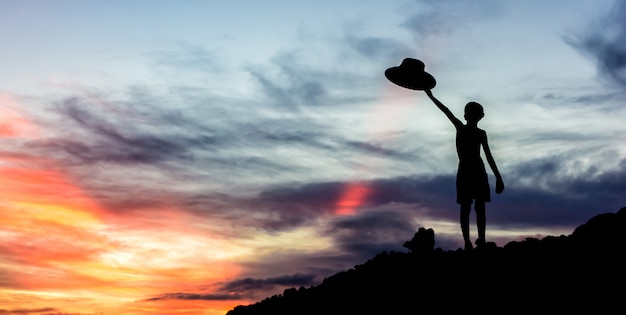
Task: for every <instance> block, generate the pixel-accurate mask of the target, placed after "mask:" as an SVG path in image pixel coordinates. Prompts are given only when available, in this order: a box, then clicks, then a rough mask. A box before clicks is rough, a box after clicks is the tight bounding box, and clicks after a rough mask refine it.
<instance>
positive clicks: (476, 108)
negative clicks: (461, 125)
mask: <svg viewBox="0 0 626 315" xmlns="http://www.w3.org/2000/svg"><path fill="white" fill-rule="evenodd" d="M484 116H485V112H484V110H483V106H482V105H480V104H478V103H476V102H469V103H467V104H466V105H465V120H467V121H479V120H481V119H482V118H483V117H484Z"/></svg>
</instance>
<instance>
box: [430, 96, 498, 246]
mask: <svg viewBox="0 0 626 315" xmlns="http://www.w3.org/2000/svg"><path fill="white" fill-rule="evenodd" d="M425 92H426V95H428V97H429V98H430V99H431V100H432V101H433V103H435V105H437V107H439V109H441V111H442V112H443V113H444V114H446V116H447V117H448V119H450V121H451V122H452V124H453V125H454V127H455V128H456V151H457V154H458V156H459V169H458V171H457V175H456V202H457V203H458V204H460V205H461V232H462V233H463V240H464V241H465V249H472V248H473V246H472V242H471V241H470V233H469V217H470V212H471V211H472V202H474V211H476V225H477V228H478V239H477V240H476V245H478V246H480V245H483V244H485V225H486V223H487V221H486V216H485V203H486V202H490V201H491V195H490V193H489V180H488V177H487V171H486V170H485V164H484V163H483V160H482V159H481V158H480V147H481V146H482V148H483V151H484V152H485V158H486V159H487V162H488V163H489V166H490V167H491V170H492V171H493V173H494V175H495V176H496V193H497V194H500V193H502V191H503V190H504V182H503V181H502V176H501V175H500V172H499V171H498V167H497V166H496V162H495V160H494V159H493V156H492V155H491V150H490V149H489V143H488V142H487V133H486V132H485V131H484V130H482V129H480V128H478V122H479V121H480V120H481V119H482V118H483V117H484V116H485V114H484V112H483V107H482V105H480V104H478V103H476V102H469V103H467V105H465V116H464V117H465V120H466V121H467V124H463V123H462V122H461V120H459V119H458V118H456V117H455V116H454V115H453V114H452V112H451V111H450V110H449V109H448V108H447V107H446V106H445V105H443V104H442V103H441V102H440V101H439V100H438V99H436V98H435V97H434V96H433V93H432V91H431V90H425Z"/></svg>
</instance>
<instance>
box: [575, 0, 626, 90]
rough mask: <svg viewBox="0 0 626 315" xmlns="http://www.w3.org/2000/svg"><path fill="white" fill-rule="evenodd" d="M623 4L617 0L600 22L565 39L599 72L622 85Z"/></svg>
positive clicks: (625, 57)
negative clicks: (592, 63)
mask: <svg viewBox="0 0 626 315" xmlns="http://www.w3.org/2000/svg"><path fill="white" fill-rule="evenodd" d="M624 20H626V3H624V2H623V1H617V2H616V3H615V5H614V7H613V8H612V9H611V10H610V12H608V14H607V15H606V16H604V17H603V18H602V19H601V20H600V21H597V22H595V23H593V24H591V25H589V26H587V27H586V28H585V31H584V32H582V33H581V34H576V35H574V36H571V37H570V38H566V42H567V43H568V44H570V45H572V46H573V47H575V48H577V49H579V50H581V51H582V52H584V53H586V54H588V55H590V56H591V57H592V58H593V59H594V60H595V61H596V62H597V64H598V69H599V71H600V73H601V74H602V75H603V76H605V77H607V78H609V79H611V80H612V81H613V82H614V83H617V84H618V85H620V86H622V87H626V24H624Z"/></svg>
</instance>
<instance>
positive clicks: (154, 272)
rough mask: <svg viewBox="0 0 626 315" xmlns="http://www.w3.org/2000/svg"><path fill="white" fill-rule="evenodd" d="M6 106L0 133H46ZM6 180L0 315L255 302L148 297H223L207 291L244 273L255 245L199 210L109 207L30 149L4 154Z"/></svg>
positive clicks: (174, 310)
mask: <svg viewBox="0 0 626 315" xmlns="http://www.w3.org/2000/svg"><path fill="white" fill-rule="evenodd" d="M0 105H1V106H0V115H1V116H2V117H0V137H4V138H5V140H6V141H13V140H33V139H36V138H37V137H38V135H39V133H38V131H37V130H38V128H37V126H36V125H34V124H33V123H31V122H30V121H29V120H28V119H26V118H24V117H22V116H21V115H20V114H19V111H18V110H16V108H18V107H19V106H18V104H17V103H16V101H15V100H14V99H13V98H11V97H10V96H8V95H6V94H0ZM6 138H10V139H8V140H7V139H6ZM0 174H1V176H0V187H2V188H1V189H0V209H1V211H0V239H1V240H2V242H0V313H2V312H6V313H10V314H13V313H15V314H17V313H20V314H22V313H24V314H26V313H25V312H26V310H35V311H33V312H30V313H32V314H35V313H36V314H39V313H42V314H43V313H46V314H116V315H146V314H164V312H165V313H166V314H207V315H216V314H220V315H223V314H225V313H226V311H228V310H229V309H232V308H233V307H234V306H236V305H239V304H244V303H249V302H251V301H244V300H229V301H209V300H159V301H148V300H147V299H149V298H151V297H155V296H160V295H162V294H164V293H171V292H191V293H198V294H211V293H216V292H213V291H211V290H213V289H211V290H209V289H206V288H215V287H216V286H215V285H214V284H216V283H221V282H225V281H228V280H229V279H234V278H236V277H237V276H238V275H239V274H240V273H241V271H240V268H239V267H238V266H237V265H236V264H234V263H232V262H231V261H232V260H233V257H234V256H237V255H242V254H245V253H246V250H247V249H245V248H240V247H238V246H237V245H236V244H231V243H230V242H227V241H225V240H224V239H223V238H222V237H219V235H216V234H215V233H212V232H211V231H207V230H206V227H205V226H203V225H199V224H197V222H198V221H199V219H198V218H197V217H195V216H194V215H193V214H189V213H187V212H185V211H182V210H181V209H176V208H165V207H164V208H155V209H150V211H144V212H131V213H125V212H123V211H110V210H109V209H106V208H105V207H103V206H102V205H101V204H99V203H98V202H97V201H96V200H94V199H92V198H91V197H90V195H89V194H88V193H87V192H86V191H84V190H83V189H82V188H81V186H80V185H79V184H77V183H76V182H75V181H74V179H73V177H72V176H69V175H68V174H66V173H64V172H63V171H62V168H61V167H59V165H58V163H57V161H55V160H53V159H51V158H44V157H38V156H34V155H30V152H11V151H0ZM162 198H168V196H166V195H163V196H162ZM157 204H164V205H167V204H172V203H168V202H167V200H164V201H163V202H158V203H157ZM37 310H39V311H37Z"/></svg>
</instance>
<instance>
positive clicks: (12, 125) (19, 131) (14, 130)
mask: <svg viewBox="0 0 626 315" xmlns="http://www.w3.org/2000/svg"><path fill="white" fill-rule="evenodd" d="M18 108H19V104H18V102H17V101H16V100H15V99H14V98H13V97H12V96H11V95H9V94H7V93H1V92H0V138H9V137H20V136H26V137H31V138H32V137H36V136H38V132H37V128H36V126H35V125H34V124H33V123H31V122H30V121H29V120H27V119H26V118H24V117H22V115H20V113H19V111H18Z"/></svg>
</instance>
